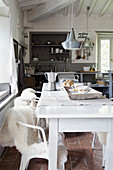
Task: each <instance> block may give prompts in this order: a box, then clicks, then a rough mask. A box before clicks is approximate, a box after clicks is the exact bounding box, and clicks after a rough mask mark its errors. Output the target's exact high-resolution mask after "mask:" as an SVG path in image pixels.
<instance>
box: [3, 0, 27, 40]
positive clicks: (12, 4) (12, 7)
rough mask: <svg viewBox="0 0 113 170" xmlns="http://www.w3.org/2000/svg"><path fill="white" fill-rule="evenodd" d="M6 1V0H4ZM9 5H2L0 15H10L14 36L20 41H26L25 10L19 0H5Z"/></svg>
mask: <svg viewBox="0 0 113 170" xmlns="http://www.w3.org/2000/svg"><path fill="white" fill-rule="evenodd" d="M3 1H4V0H3ZM5 1H7V3H6V4H7V5H8V6H5V5H4V6H2V7H0V16H4V17H10V22H11V23H10V24H11V28H12V34H13V38H14V39H16V40H17V41H18V42H20V41H24V36H23V32H24V23H23V12H22V10H21V8H20V7H19V4H18V1H17V0H5Z"/></svg>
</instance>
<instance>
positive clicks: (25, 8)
mask: <svg viewBox="0 0 113 170" xmlns="http://www.w3.org/2000/svg"><path fill="white" fill-rule="evenodd" d="M35 7H36V5H31V6H25V7H22V8H21V9H22V11H25V10H29V9H33V8H35Z"/></svg>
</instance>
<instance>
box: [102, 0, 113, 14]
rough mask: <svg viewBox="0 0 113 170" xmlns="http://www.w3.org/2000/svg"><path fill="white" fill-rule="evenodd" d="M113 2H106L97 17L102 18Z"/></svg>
mask: <svg viewBox="0 0 113 170" xmlns="http://www.w3.org/2000/svg"><path fill="white" fill-rule="evenodd" d="M112 2H113V0H108V1H107V3H106V4H105V5H104V7H103V9H102V10H101V12H100V14H99V16H100V17H101V16H103V15H104V13H105V12H106V10H107V9H108V7H109V6H110V4H111V3H112Z"/></svg>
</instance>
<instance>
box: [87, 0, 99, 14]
mask: <svg viewBox="0 0 113 170" xmlns="http://www.w3.org/2000/svg"><path fill="white" fill-rule="evenodd" d="M96 2H97V0H93V1H92V4H91V6H90V9H89V11H88V16H90V15H91V14H92V11H93V9H94V8H95V6H96Z"/></svg>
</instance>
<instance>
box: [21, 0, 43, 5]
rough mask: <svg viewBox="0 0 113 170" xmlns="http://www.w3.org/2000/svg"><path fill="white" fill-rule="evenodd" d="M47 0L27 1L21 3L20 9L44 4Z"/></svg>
mask: <svg viewBox="0 0 113 170" xmlns="http://www.w3.org/2000/svg"><path fill="white" fill-rule="evenodd" d="M45 2H46V0H38V1H37V0H32V1H26V2H20V7H26V6H32V5H39V4H42V3H45Z"/></svg>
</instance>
